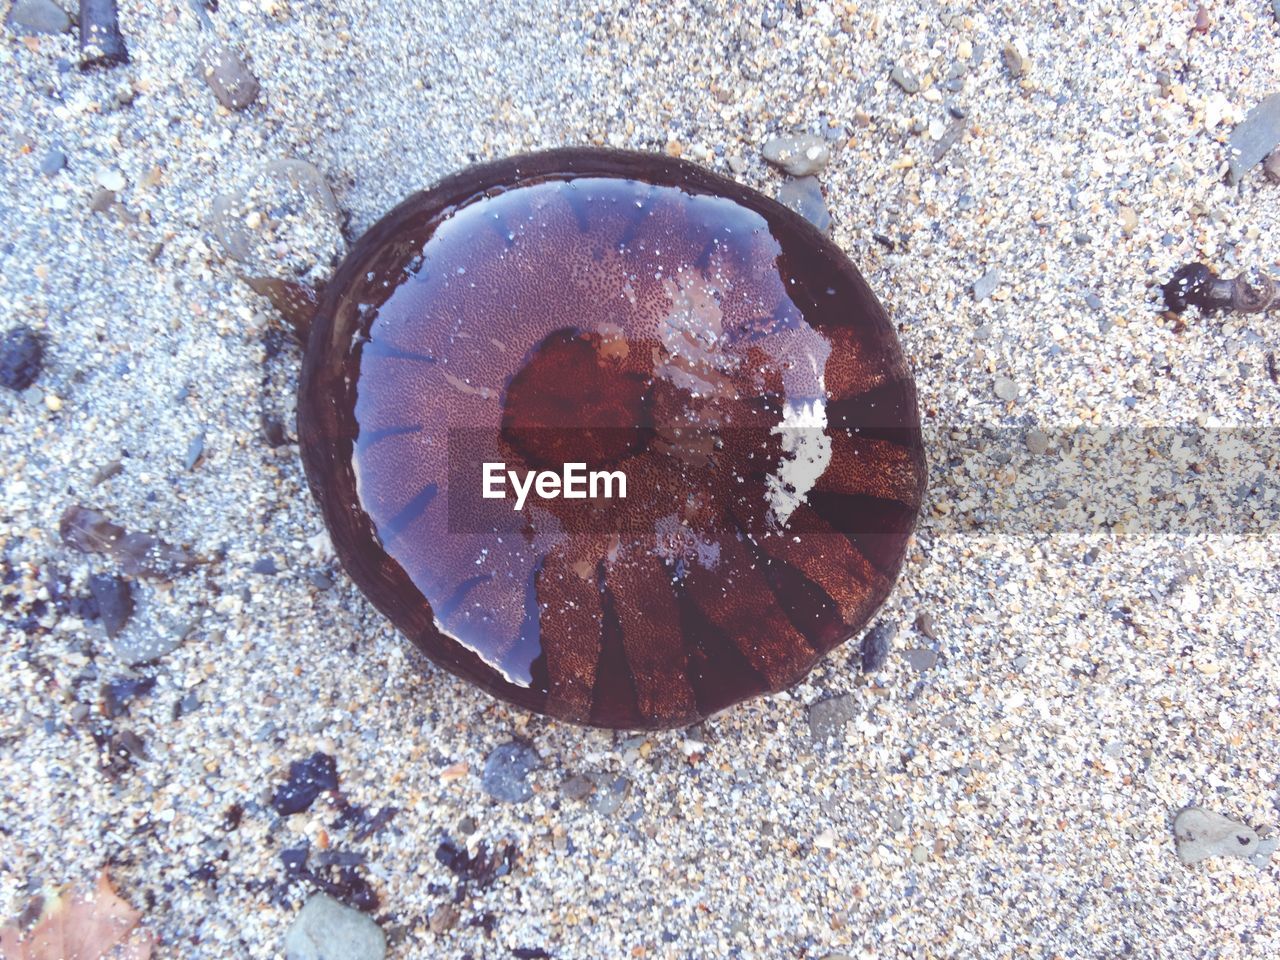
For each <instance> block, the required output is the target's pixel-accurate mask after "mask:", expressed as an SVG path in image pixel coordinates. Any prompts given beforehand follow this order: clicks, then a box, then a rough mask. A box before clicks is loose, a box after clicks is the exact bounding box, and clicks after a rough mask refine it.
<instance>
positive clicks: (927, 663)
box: [902, 647, 938, 673]
mask: <svg viewBox="0 0 1280 960" xmlns="http://www.w3.org/2000/svg"><path fill="white" fill-rule="evenodd" d="M902 655H903V656H904V657H906V660H907V663H908V664H909V665H910V666H911V669H912V670H914V671H916V672H917V673H924V672H925V671H926V670H932V669H933V668H934V666H935V665H936V664H937V662H938V652H937V651H936V650H930V649H929V648H928V647H916V648H914V649H911V650H904V651H903V652H902Z"/></svg>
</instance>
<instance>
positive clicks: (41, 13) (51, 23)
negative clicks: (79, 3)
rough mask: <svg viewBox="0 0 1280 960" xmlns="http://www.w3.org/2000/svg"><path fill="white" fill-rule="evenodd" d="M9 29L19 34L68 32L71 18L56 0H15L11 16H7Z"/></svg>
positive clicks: (10, 11)
mask: <svg viewBox="0 0 1280 960" xmlns="http://www.w3.org/2000/svg"><path fill="white" fill-rule="evenodd" d="M5 22H6V23H7V24H8V25H9V29H10V30H12V31H13V32H14V33H16V34H17V35H18V36H20V37H21V36H35V35H37V34H42V33H44V34H49V33H67V32H68V31H69V30H70V29H71V18H70V17H69V16H67V11H65V10H63V9H62V7H60V6H59V5H58V4H56V3H54V0H14V4H13V7H12V8H11V9H10V10H9V16H8V17H6V18H5Z"/></svg>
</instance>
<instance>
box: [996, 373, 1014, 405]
mask: <svg viewBox="0 0 1280 960" xmlns="http://www.w3.org/2000/svg"><path fill="white" fill-rule="evenodd" d="M992 389H993V390H995V394H996V396H997V397H999V398H1000V399H1001V400H1005V401H1009V400H1017V399H1018V392H1019V390H1018V385H1017V384H1016V383H1014V382H1013V381H1012V380H1010V379H1009V378H1008V377H996V382H995V384H994V385H993V387H992Z"/></svg>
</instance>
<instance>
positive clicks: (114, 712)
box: [102, 677, 156, 719]
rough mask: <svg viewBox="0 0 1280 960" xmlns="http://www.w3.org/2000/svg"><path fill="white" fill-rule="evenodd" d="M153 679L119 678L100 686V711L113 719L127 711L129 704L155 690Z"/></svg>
mask: <svg viewBox="0 0 1280 960" xmlns="http://www.w3.org/2000/svg"><path fill="white" fill-rule="evenodd" d="M155 685H156V680H155V677H121V678H120V679H119V680H112V681H111V682H110V683H104V684H103V685H102V711H103V713H105V714H106V715H107V716H108V717H110V718H112V719H115V718H116V717H119V716H122V715H123V714H124V713H126V712H127V711H128V708H129V702H130V701H131V700H136V699H137V698H138V697H145V696H146V695H147V694H149V693H150V692H151V691H152V690H153V689H155Z"/></svg>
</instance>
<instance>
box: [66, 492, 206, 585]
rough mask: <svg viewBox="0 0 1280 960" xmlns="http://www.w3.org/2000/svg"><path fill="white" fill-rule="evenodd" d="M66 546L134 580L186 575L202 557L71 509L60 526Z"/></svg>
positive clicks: (84, 510)
mask: <svg viewBox="0 0 1280 960" xmlns="http://www.w3.org/2000/svg"><path fill="white" fill-rule="evenodd" d="M58 532H59V533H60V534H61V535H62V542H63V543H65V544H66V545H67V546H69V547H75V548H76V549H77V550H79V551H80V552H81V553H101V554H104V555H106V556H108V557H110V558H111V559H112V560H114V561H115V562H116V563H118V564H119V565H120V569H121V570H123V571H124V572H125V573H127V574H129V575H130V576H134V577H150V578H153V579H159V580H167V579H170V578H171V577H174V576H177V575H178V574H180V573H186V572H187V571H188V570H190V569H191V568H192V567H194V566H195V565H196V564H197V563H199V562H200V560H199V557H197V556H196V555H195V554H193V553H191V551H189V550H187V549H185V548H184V547H175V546H173V545H172V544H170V543H166V542H165V541H164V540H161V539H160V538H159V537H157V536H154V535H153V534H150V533H129V531H127V530H126V529H125V528H124V527H122V526H120V525H119V524H118V523H112V522H111V521H110V520H108V519H107V518H106V517H105V516H103V515H102V514H101V513H99V512H98V511H97V510H92V509H90V508H89V507H81V506H71V507H68V508H67V509H66V511H64V512H63V514H62V520H61V521H60V522H59V524H58Z"/></svg>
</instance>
